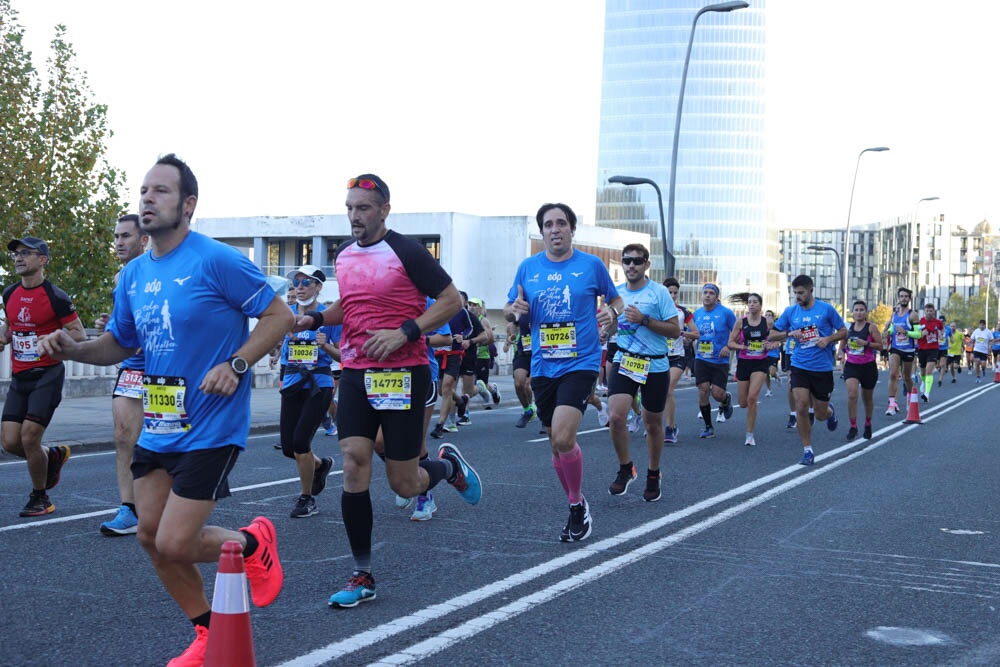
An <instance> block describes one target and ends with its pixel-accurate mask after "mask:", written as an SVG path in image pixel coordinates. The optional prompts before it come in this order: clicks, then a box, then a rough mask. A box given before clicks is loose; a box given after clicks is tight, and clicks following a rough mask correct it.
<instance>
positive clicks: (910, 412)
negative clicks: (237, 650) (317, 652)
mask: <svg viewBox="0 0 1000 667" xmlns="http://www.w3.org/2000/svg"><path fill="white" fill-rule="evenodd" d="M903 423H904V424H920V423H921V421H920V392H918V391H917V388H916V387H914V388H913V390H912V391H911V392H910V407H909V408H907V410H906V419H904V420H903ZM213 618H214V615H213ZM211 636H212V635H209V637H211Z"/></svg>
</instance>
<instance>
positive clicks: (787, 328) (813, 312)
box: [768, 275, 847, 465]
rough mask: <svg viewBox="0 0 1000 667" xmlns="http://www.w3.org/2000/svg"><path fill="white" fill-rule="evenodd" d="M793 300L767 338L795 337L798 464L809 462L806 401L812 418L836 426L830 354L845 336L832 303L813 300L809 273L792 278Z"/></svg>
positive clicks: (793, 377)
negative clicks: (800, 443) (800, 442)
mask: <svg viewBox="0 0 1000 667" xmlns="http://www.w3.org/2000/svg"><path fill="white" fill-rule="evenodd" d="M792 290H793V291H794V293H795V304H794V305H792V306H789V307H788V308H786V309H785V312H783V313H782V314H781V316H780V317H779V318H778V319H777V321H776V322H775V323H774V328H773V329H772V330H771V333H770V334H769V335H768V339H769V340H772V341H775V340H784V339H785V338H786V337H791V338H794V339H795V343H796V344H795V350H794V351H793V352H792V369H791V381H790V384H791V387H792V395H793V396H794V398H795V411H796V422H797V423H796V426H797V428H798V431H799V437H800V438H801V439H802V449H803V453H802V460H801V461H799V463H800V464H802V465H812V464H813V458H814V457H813V449H812V424H811V423H810V421H809V403H810V396H811V397H812V406H813V411H814V413H815V418H816V419H819V420H821V421H826V427H827V428H828V429H830V430H831V431H834V430H836V429H837V415H836V414H835V413H834V411H833V406H832V405H830V394H831V393H832V392H833V355H834V353H835V352H836V347H837V346H836V345H835V343H836V342H837V341H839V340H842V339H844V338H846V337H847V327H845V326H844V320H843V319H841V317H840V315H839V314H838V313H837V311H836V310H834V308H833V306H831V305H830V304H828V303H826V302H824V301H817V300H816V298H815V297H814V296H813V281H812V278H810V277H809V276H805V275H802V276H798V277H796V278H795V280H793V281H792Z"/></svg>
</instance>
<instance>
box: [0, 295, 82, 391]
mask: <svg viewBox="0 0 1000 667" xmlns="http://www.w3.org/2000/svg"><path fill="white" fill-rule="evenodd" d="M3 303H4V312H5V313H6V315H7V326H8V329H9V333H10V350H11V359H12V361H13V371H14V373H20V372H21V371H26V370H29V369H32V368H44V367H46V366H55V365H56V364H58V363H60V362H58V361H56V360H55V359H53V358H52V357H49V356H44V357H41V356H39V354H38V337H39V336H43V335H45V334H50V333H52V332H53V331H56V330H58V329H62V328H63V327H64V326H66V325H67V324H69V323H71V322H73V321H74V320H78V319H79V316H78V315H77V314H76V308H74V307H73V302H72V301H71V300H70V298H69V295H68V294H66V292H64V291H62V290H61V289H59V288H58V287H56V286H55V285H53V284H52V283H50V282H49V281H48V280H43V281H42V284H41V285H39V286H38V287H31V288H26V287H24V285H23V284H22V283H15V284H14V285H11V286H10V287H8V288H7V289H5V290H4V291H3Z"/></svg>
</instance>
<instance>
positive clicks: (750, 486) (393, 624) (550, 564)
mask: <svg viewBox="0 0 1000 667" xmlns="http://www.w3.org/2000/svg"><path fill="white" fill-rule="evenodd" d="M994 386H996V385H990V386H989V388H990V389H992V388H993V387H994ZM980 393H982V392H971V393H970V394H968V395H963V396H959V397H956V398H955V399H950V400H949V401H946V402H945V403H942V404H940V405H938V406H936V411H940V414H945V413H947V412H950V411H951V410H953V409H955V408H957V407H959V406H961V405H963V404H964V403H966V402H968V401H972V400H974V399H975V398H977V397H978V395H979V394H980ZM959 399H962V400H960V402H957V403H955V404H954V405H951V406H948V404H949V403H953V402H955V401H956V400H959ZM918 427H919V425H918V424H909V425H908V424H902V423H901V422H897V423H895V424H893V425H891V426H888V427H886V428H885V429H881V431H884V430H892V429H898V430H896V432H895V433H893V434H891V435H889V436H887V437H885V438H882V439H881V440H876V439H875V438H873V439H872V440H870V441H868V444H867V446H865V447H863V448H861V449H858V450H857V451H855V452H853V453H851V454H849V455H847V456H845V457H843V458H839V459H837V458H835V457H837V456H839V455H840V454H841V453H842V452H844V451H846V450H850V449H855V448H857V447H858V445H859V444H861V443H858V442H856V441H855V442H850V443H847V444H845V445H842V446H841V447H838V448H836V449H833V450H831V451H829V452H826V453H824V454H821V455H818V456H817V457H816V461H817V462H821V461H824V460H826V459H831V458H833V459H834V460H832V461H830V462H829V463H827V464H825V465H823V466H822V467H819V468H812V469H805V470H808V472H802V474H800V475H798V476H797V477H795V478H794V479H791V480H788V481H787V482H784V483H782V484H780V485H779V486H776V487H773V488H772V489H769V490H767V491H765V492H763V493H761V494H760V495H758V496H754V497H753V498H749V499H747V500H745V501H743V502H741V503H739V504H738V505H734V506H733V507H730V508H728V509H725V510H723V511H722V512H720V513H718V514H716V515H713V516H711V517H708V518H706V519H703V520H702V521H700V522H698V523H696V524H694V525H692V526H688V527H687V528H684V529H682V530H680V531H678V532H677V533H674V534H672V535H668V536H665V537H663V538H660V539H658V540H656V541H655V542H652V543H650V544H649V545H645V546H643V547H640V548H638V549H635V550H633V551H630V552H629V553H626V554H623V555H621V556H618V557H616V558H613V559H611V560H608V561H605V562H603V563H601V564H599V565H596V566H594V567H592V568H590V569H589V570H586V571H585V572H581V573H580V574H578V575H574V576H572V577H568V578H567V579H564V580H563V581H560V582H557V583H555V584H553V585H551V586H549V587H547V588H545V589H544V590H542V591H538V592H536V593H533V594H531V595H528V596H526V597H523V598H521V599H519V600H516V601H514V602H512V603H509V604H507V605H505V606H504V607H501V608H500V609H497V610H494V611H491V612H487V613H485V614H483V615H481V616H478V617H476V618H473V619H470V620H469V621H466V622H465V623H462V624H460V625H458V626H456V627H454V628H450V629H448V630H445V631H444V632H442V633H440V634H439V635H437V636H435V637H432V638H429V639H427V640H425V641H422V642H419V643H418V644H415V645H413V646H411V647H409V648H408V649H406V650H404V651H402V652H399V653H397V654H395V655H393V656H389V657H386V658H383V659H382V662H381V663H375V664H385V665H390V664H391V665H399V664H407V663H409V662H413V661H416V660H421V659H423V658H426V657H428V656H430V655H432V654H434V653H437V652H438V651H441V650H443V649H444V648H446V647H447V646H451V645H453V644H455V643H456V642H458V641H461V640H463V639H466V638H468V637H469V636H472V635H474V634H477V633H479V632H482V631H483V630H486V629H488V628H490V627H493V626H494V625H497V624H498V623H500V622H502V621H505V620H509V619H511V618H513V617H514V616H517V615H519V614H521V613H523V612H524V611H528V610H529V609H532V608H533V607H534V606H536V605H538V604H542V603H543V602H546V601H548V600H551V599H553V598H555V597H558V596H559V595H562V594H563V593H566V592H569V591H571V590H574V589H575V588H578V587H579V586H582V585H583V584H585V583H589V582H590V581H594V580H596V579H598V578H600V577H603V576H605V575H606V574H610V573H611V572H614V571H617V570H619V569H621V568H623V567H625V566H626V565H629V564H631V563H633V562H635V561H637V560H640V559H641V558H645V557H647V556H649V555H651V554H654V553H657V552H659V551H661V550H663V549H665V548H667V547H669V546H671V545H673V544H676V543H678V542H680V541H682V540H685V539H687V538H688V537H691V536H693V535H696V534H697V533H700V532H702V531H704V530H706V529H708V528H710V527H712V526H714V525H716V524H718V523H721V522H723V521H725V520H727V519H729V518H731V517H733V516H737V515H738V514H742V513H743V512H746V511H747V510H749V509H751V508H753V507H756V506H757V505H760V504H761V503H764V502H766V501H768V500H770V499H771V498H773V497H775V496H777V495H779V494H781V493H784V492H785V491H788V490H791V489H793V488H795V487H797V486H799V485H800V484H803V483H805V482H807V481H810V480H812V479H815V478H816V477H819V476H820V475H823V474H825V473H827V472H829V471H831V470H835V469H837V468H839V467H840V466H842V465H845V464H846V463H848V462H850V461H853V460H854V459H856V458H858V457H860V456H862V455H863V454H866V453H868V452H872V451H874V450H876V449H878V448H879V447H881V446H882V445H885V444H887V443H889V442H892V441H893V440H895V439H897V438H899V437H901V436H903V435H905V434H907V433H909V432H910V431H911V430H913V429H916V428H918ZM881 431H880V432H881ZM796 471H803V467H802V466H800V465H798V464H795V465H793V466H789V467H787V468H784V469H781V470H778V471H775V472H773V473H771V474H769V475H766V476H764V477H761V478H758V479H757V480H754V481H751V482H748V483H746V484H743V485H741V486H739V487H736V488H734V489H731V490H729V491H726V492H723V493H721V494H718V495H716V496H713V497H712V498H708V499H706V500H703V501H701V502H698V503H695V504H694V505H690V506H689V507H687V508H683V509H681V510H677V511H675V512H671V513H670V514H668V515H666V516H663V517H661V518H659V519H656V520H653V521H649V522H647V523H645V524H641V525H639V526H637V527H635V528H633V529H631V530H627V531H624V532H622V533H619V534H618V535H616V536H613V537H610V538H606V539H604V540H601V541H599V542H596V543H593V544H591V545H589V546H584V547H581V548H580V549H578V550H577V551H575V552H572V553H570V554H566V555H564V556H560V557H558V558H555V559H552V560H549V561H547V562H544V563H540V564H539V565H536V566H534V567H531V568H528V569H526V570H522V571H521V572H518V573H515V574H513V575H511V576H509V577H506V578H504V579H501V580H500V581H496V582H493V583H490V584H487V585H485V586H483V587H481V588H479V589H476V590H474V591H470V592H468V593H465V594H463V595H459V596H457V597H454V598H452V599H450V600H447V601H445V602H441V603H438V604H434V605H431V606H429V607H425V608H424V609H421V610H418V611H416V612H413V613H412V614H409V615H408V616H403V617H400V618H397V619H394V620H392V621H389V622H387V623H383V624H382V625H379V626H377V627H375V628H372V629H370V630H366V631H364V632H361V633H358V634H356V635H354V636H352V637H347V638H346V639H343V640H340V641H337V642H333V643H331V644H328V645H327V646H324V647H321V648H319V649H316V650H313V651H311V652H309V653H306V654H304V655H302V656H299V657H297V658H293V659H291V660H288V661H286V662H283V663H281V664H280V665H279V667H312V666H318V665H323V664H325V663H327V662H330V661H332V660H337V659H339V658H343V657H344V656H347V655H350V654H352V653H356V652H358V651H361V650H363V649H367V648H369V647H371V646H372V645H373V644H374V643H376V642H380V641H382V640H385V639H389V638H390V637H393V636H395V635H398V634H400V633H402V632H405V631H407V630H410V629H412V628H415V627H418V626H420V625H423V624H424V623H427V622H428V621H430V620H437V619H439V618H441V617H442V616H444V615H446V614H448V613H451V612H453V611H458V610H460V609H463V608H465V607H469V606H471V605H474V604H478V603H480V602H483V601H484V600H487V599H489V598H491V597H493V596H495V595H498V594H499V593H502V592H504V591H507V590H509V589H511V588H514V587H515V586H519V585H521V584H524V583H528V582H530V581H533V580H534V579H537V578H539V577H542V576H544V575H546V574H549V573H550V572H553V571H555V570H558V569H561V568H562V567H565V566H566V565H570V564H572V563H575V562H577V561H582V560H584V559H586V558H589V557H591V556H597V555H602V554H603V553H604V552H607V551H609V550H611V549H616V548H617V547H619V546H621V545H622V544H623V543H624V542H627V541H630V540H632V539H635V538H637V537H641V536H643V535H646V534H648V533H650V532H653V531H655V530H658V529H660V528H662V527H664V526H667V525H669V524H671V523H676V522H677V521H680V520H681V519H683V518H685V517H687V516H691V515H693V514H696V513H698V512H701V511H702V510H704V509H707V508H710V507H713V506H715V505H718V504H720V503H723V502H726V501H727V500H731V499H733V498H735V497H738V496H740V495H743V494H745V493H747V492H749V491H751V490H755V489H757V488H759V487H760V486H762V485H765V484H768V483H770V482H771V481H775V480H777V479H780V478H782V477H786V476H788V475H789V474H792V473H793V472H796Z"/></svg>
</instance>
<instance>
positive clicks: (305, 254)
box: [295, 241, 313, 266]
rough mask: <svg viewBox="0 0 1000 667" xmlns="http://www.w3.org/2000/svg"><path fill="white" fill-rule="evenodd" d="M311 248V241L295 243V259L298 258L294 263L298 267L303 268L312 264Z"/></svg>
mask: <svg viewBox="0 0 1000 667" xmlns="http://www.w3.org/2000/svg"><path fill="white" fill-rule="evenodd" d="M312 248H313V244H312V241H296V242H295V257H297V258H298V260H297V262H296V264H297V265H298V266H305V265H306V264H311V263H312Z"/></svg>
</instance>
